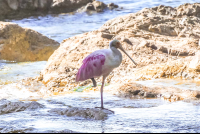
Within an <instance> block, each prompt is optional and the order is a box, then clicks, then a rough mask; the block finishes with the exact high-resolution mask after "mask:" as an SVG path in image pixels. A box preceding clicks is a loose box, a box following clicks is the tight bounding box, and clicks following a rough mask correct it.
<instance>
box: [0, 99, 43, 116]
mask: <svg viewBox="0 0 200 134" xmlns="http://www.w3.org/2000/svg"><path fill="white" fill-rule="evenodd" d="M43 107H44V106H43V105H42V104H40V103H38V102H35V101H32V102H26V103H25V102H22V101H15V102H12V101H8V100H6V99H2V100H0V115H1V114H7V113H13V112H19V111H24V110H34V109H38V108H43Z"/></svg>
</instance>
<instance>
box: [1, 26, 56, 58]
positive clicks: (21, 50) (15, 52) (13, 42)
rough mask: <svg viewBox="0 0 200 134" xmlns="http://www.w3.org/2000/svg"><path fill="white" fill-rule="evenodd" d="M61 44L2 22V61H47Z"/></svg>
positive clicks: (34, 32)
mask: <svg viewBox="0 0 200 134" xmlns="http://www.w3.org/2000/svg"><path fill="white" fill-rule="evenodd" d="M58 47H59V43H58V42H56V41H54V40H52V39H49V38H48V37H46V36H44V35H42V34H40V33H38V32H36V31H34V30H31V29H28V28H22V27H20V26H18V25H17V24H14V23H10V22H0V59H3V60H10V61H17V62H22V61H45V60H47V59H48V58H49V56H50V55H51V54H52V53H53V52H54V50H55V49H57V48H58Z"/></svg>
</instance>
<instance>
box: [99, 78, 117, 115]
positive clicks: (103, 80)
mask: <svg viewBox="0 0 200 134" xmlns="http://www.w3.org/2000/svg"><path fill="white" fill-rule="evenodd" d="M105 79H106V77H104V76H103V79H102V85H101V90H100V92H101V107H95V108H101V109H107V108H104V107H103V87H104V82H105ZM107 110H108V111H111V112H112V113H114V111H112V110H109V109H107Z"/></svg>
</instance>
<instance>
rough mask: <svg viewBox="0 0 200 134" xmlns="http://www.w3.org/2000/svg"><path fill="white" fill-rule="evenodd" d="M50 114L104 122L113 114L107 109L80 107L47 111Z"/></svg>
mask: <svg viewBox="0 0 200 134" xmlns="http://www.w3.org/2000/svg"><path fill="white" fill-rule="evenodd" d="M49 112H50V113H57V114H59V115H66V116H69V117H72V116H74V117H82V118H86V119H95V120H104V119H106V118H107V117H108V115H109V114H113V113H112V112H111V111H109V110H107V109H99V108H80V107H69V108H54V109H51V110H49Z"/></svg>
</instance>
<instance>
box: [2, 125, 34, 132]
mask: <svg viewBox="0 0 200 134" xmlns="http://www.w3.org/2000/svg"><path fill="white" fill-rule="evenodd" d="M33 130H34V128H32V127H30V128H17V127H10V126H9V127H8V126H6V127H4V128H3V129H2V130H0V133H31V132H32V131H33Z"/></svg>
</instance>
